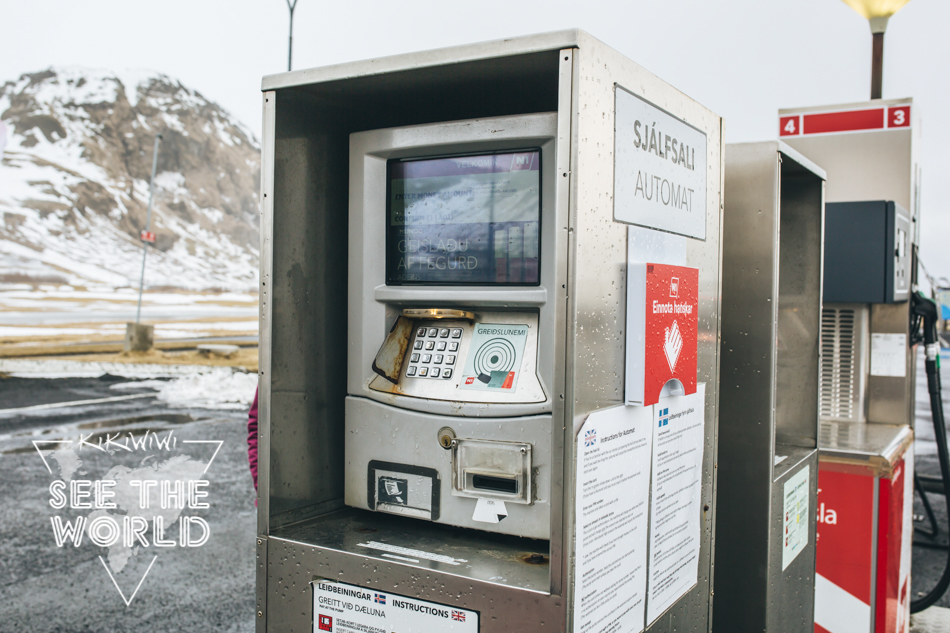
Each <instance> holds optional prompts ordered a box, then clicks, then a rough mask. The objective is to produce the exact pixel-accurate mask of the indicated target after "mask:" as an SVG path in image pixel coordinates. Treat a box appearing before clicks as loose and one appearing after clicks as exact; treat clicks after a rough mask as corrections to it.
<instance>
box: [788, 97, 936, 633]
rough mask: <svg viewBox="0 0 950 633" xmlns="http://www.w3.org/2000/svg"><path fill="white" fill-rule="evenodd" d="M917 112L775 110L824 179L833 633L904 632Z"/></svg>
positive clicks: (826, 503) (823, 444) (827, 618)
mask: <svg viewBox="0 0 950 633" xmlns="http://www.w3.org/2000/svg"><path fill="white" fill-rule="evenodd" d="M917 114H918V112H917V107H916V105H915V104H914V103H913V101H912V100H911V99H887V100H884V99H875V100H872V101H869V102H862V103H851V104H840V105H831V106H816V107H810V108H796V109H788V110H782V111H780V112H779V135H780V138H781V139H782V140H783V141H784V142H786V143H788V144H789V145H790V146H792V147H794V148H795V149H796V150H798V151H799V152H801V153H802V154H804V155H805V156H807V157H808V158H809V159H811V160H813V161H815V162H816V163H817V164H819V165H821V167H822V168H824V169H825V170H826V172H827V176H828V180H827V185H826V200H827V203H826V206H825V235H824V256H825V261H824V274H823V290H822V294H823V297H822V299H823V303H822V322H821V374H820V387H821V391H820V400H819V402H820V422H819V437H818V449H819V451H818V452H819V475H818V499H817V503H818V508H817V552H816V574H815V627H816V630H822V629H823V630H826V631H829V632H830V633H843V632H845V631H850V630H858V629H860V630H871V631H884V630H893V631H898V632H902V631H906V630H907V627H908V626H909V619H910V618H909V613H910V603H911V595H910V594H911V590H910V586H911V585H910V576H911V542H912V534H913V523H912V514H913V513H912V510H913V481H914V452H913V442H914V431H913V425H914V410H915V393H914V392H915V379H916V376H915V373H916V367H917V364H916V357H915V353H914V352H915V348H914V347H913V345H912V336H913V332H912V331H911V316H912V301H911V298H912V291H913V269H914V255H913V253H914V249H915V248H916V244H917V243H918V238H919V221H918V220H919V216H920V210H919V195H918V192H919V182H920V170H919V168H918V166H917V163H916V151H917V140H916V139H917V138H918V135H919V131H920V126H919V123H918V118H917ZM819 627H820V628H819Z"/></svg>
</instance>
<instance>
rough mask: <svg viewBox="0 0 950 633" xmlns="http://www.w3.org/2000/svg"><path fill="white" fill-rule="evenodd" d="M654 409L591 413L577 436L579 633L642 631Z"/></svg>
mask: <svg viewBox="0 0 950 633" xmlns="http://www.w3.org/2000/svg"><path fill="white" fill-rule="evenodd" d="M652 422H653V409H652V408H650V407H628V406H621V407H614V408H612V409H606V410H604V411H597V412H595V413H592V414H591V415H590V417H588V418H587V421H586V422H585V423H584V426H583V427H582V428H581V431H580V435H579V436H578V438H577V453H578V455H577V490H576V493H575V499H576V504H577V505H576V509H575V512H576V517H577V535H576V538H577V540H576V544H575V546H576V561H577V569H576V576H575V577H576V581H575V582H576V585H575V590H574V631H575V633H602V632H608V631H609V632H611V633H613V632H617V633H620V632H623V633H639V631H642V630H643V614H644V607H645V602H646V600H645V599H646V579H647V570H646V562H647V561H646V546H647V524H648V520H647V510H648V506H649V495H650V458H651V450H650V442H651V439H652V436H653V430H652Z"/></svg>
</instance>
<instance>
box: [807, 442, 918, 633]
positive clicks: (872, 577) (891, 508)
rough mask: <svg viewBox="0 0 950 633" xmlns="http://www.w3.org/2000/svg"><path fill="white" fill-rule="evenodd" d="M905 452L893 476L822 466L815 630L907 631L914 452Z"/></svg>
mask: <svg viewBox="0 0 950 633" xmlns="http://www.w3.org/2000/svg"><path fill="white" fill-rule="evenodd" d="M905 457H906V459H903V460H899V461H898V462H897V463H896V464H895V466H894V470H893V473H892V474H891V477H890V478H886V477H880V478H877V477H875V475H874V473H872V472H870V471H865V470H863V469H853V468H849V467H842V466H840V465H837V464H834V463H827V462H821V463H820V464H819V470H818V508H817V510H818V534H817V538H816V540H817V545H816V552H815V558H816V560H815V573H816V576H815V631H816V633H851V632H852V631H853V632H856V633H857V632H860V633H864V632H866V631H873V632H874V633H906V631H907V625H908V614H909V611H908V609H909V606H910V602H909V600H910V573H909V572H910V558H909V557H910V534H911V533H912V531H913V525H912V523H911V517H912V509H911V506H910V503H911V502H912V498H913V489H912V488H911V485H912V480H913V474H912V469H913V456H912V453H908V454H907V455H906V456H905ZM875 488H877V503H875V499H874V497H875V494H874V491H875ZM875 511H876V514H875ZM875 524H876V525H877V534H876V537H877V540H876V541H875V529H874V528H875ZM875 552H876V554H877V560H876V564H875V560H874V554H875ZM872 595H873V596H874V604H875V608H874V610H873V611H872V609H871V601H872V600H871V596H872Z"/></svg>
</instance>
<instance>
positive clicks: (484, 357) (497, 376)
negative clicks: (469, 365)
mask: <svg viewBox="0 0 950 633" xmlns="http://www.w3.org/2000/svg"><path fill="white" fill-rule="evenodd" d="M517 355H518V354H517V352H515V346H514V345H512V344H511V341H508V340H506V339H503V338H494V339H492V340H490V341H488V342H487V343H485V344H484V345H482V346H481V347H479V348H478V349H477V350H475V362H474V365H475V371H476V372H477V373H478V379H479V380H481V381H482V382H483V383H485V384H486V385H488V386H489V387H501V388H503V389H511V384H510V381H511V380H512V379H514V372H513V371H511V370H512V369H513V368H514V366H515V358H516V357H517ZM509 374H510V377H509ZM505 382H508V383H509V384H508V386H507V387H505V386H504V383H505Z"/></svg>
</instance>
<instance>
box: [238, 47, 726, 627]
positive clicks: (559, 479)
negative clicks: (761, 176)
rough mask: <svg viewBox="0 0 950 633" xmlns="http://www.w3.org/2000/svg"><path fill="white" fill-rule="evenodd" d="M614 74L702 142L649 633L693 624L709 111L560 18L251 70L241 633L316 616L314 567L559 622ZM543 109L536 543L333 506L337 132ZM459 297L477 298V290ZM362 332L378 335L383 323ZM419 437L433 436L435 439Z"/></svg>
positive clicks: (711, 281) (612, 387) (707, 282)
mask: <svg viewBox="0 0 950 633" xmlns="http://www.w3.org/2000/svg"><path fill="white" fill-rule="evenodd" d="M616 86H622V87H624V88H626V89H627V90H630V91H633V92H634V93H635V94H636V95H638V96H640V97H641V98H642V99H645V100H648V101H649V102H650V103H652V104H654V105H655V106H656V107H658V108H662V109H663V110H665V111H666V112H669V113H671V115H673V116H675V117H677V118H679V119H681V120H683V121H686V122H688V124H689V125H691V126H693V127H694V128H696V129H698V130H700V131H701V132H702V133H703V134H705V136H706V139H707V151H706V166H707V167H706V182H707V185H706V192H707V193H706V198H705V200H702V201H701V206H699V207H698V208H699V210H700V213H704V214H705V215H704V217H705V235H706V239H705V240H697V239H687V240H685V242H686V245H685V250H686V253H685V257H686V263H687V265H689V266H691V267H694V268H697V269H699V271H700V272H699V297H700V299H699V315H698V316H699V344H698V380H699V381H700V382H704V383H705V384H706V391H705V394H706V396H705V405H704V418H705V427H704V428H705V444H704V449H703V450H704V452H703V462H702V480H701V483H702V486H701V490H702V495H701V496H702V500H701V505H702V507H703V513H702V514H703V518H702V521H701V547H700V551H699V558H698V582H697V584H696V585H694V586H693V587H692V589H690V590H689V591H687V592H686V593H685V594H684V595H683V596H682V597H681V598H680V599H679V600H678V601H677V602H675V603H674V604H673V606H672V607H670V608H669V609H668V610H667V611H666V612H665V613H663V614H662V615H660V616H659V617H658V619H656V620H655V621H654V622H653V623H652V624H651V626H650V627H649V629H648V630H650V631H658V632H659V631H663V632H668V631H682V632H686V631H708V630H709V626H710V613H711V609H712V597H711V595H712V572H713V569H712V563H713V558H712V555H713V549H714V539H713V534H714V529H715V527H714V526H715V520H714V518H715V512H714V508H715V475H714V473H715V470H714V462H715V455H716V428H717V421H718V411H717V405H718V398H719V395H718V382H719V380H718V378H719V343H718V340H719V306H720V285H721V270H720V236H721V232H722V226H721V212H720V209H721V194H722V178H723V173H722V168H723V165H722V150H723V141H722V120H721V118H720V117H718V116H717V115H715V114H713V113H712V112H710V111H709V110H708V109H706V108H704V107H703V106H701V105H699V104H698V103H696V102H695V101H693V100H692V99H690V98H688V97H686V96H685V95H683V94H682V93H681V92H679V91H677V90H676V89H674V88H672V87H671V86H669V85H668V84H666V83H664V82H663V81H661V80H660V79H658V78H657V77H655V76H654V75H652V74H650V73H649V72H647V71H646V70H644V69H643V68H641V67H640V66H638V65H637V64H635V63H633V62H632V61H630V60H628V59H626V58H625V57H623V56H622V55H621V54H619V53H617V52H616V51H614V50H612V49H610V48H609V47H607V46H605V45H604V44H602V43H600V42H599V41H597V40H596V39H594V38H592V37H590V36H589V35H587V34H585V33H583V32H581V31H576V30H571V31H563V32H558V33H551V34H545V35H537V36H529V37H522V38H515V39H508V40H503V41H497V42H489V43H483V44H475V45H469V46H461V47H455V48H449V49H442V50H435V51H429V52H423V53H416V54H407V55H400V56H396V57H390V58H384V59H376V60H369V61H363V62H355V63H350V64H343V65H339V66H331V67H326V68H317V69H309V70H300V71H295V72H290V73H285V74H280V75H274V76H269V77H265V78H264V81H263V91H264V95H263V98H264V104H263V105H264V140H263V149H262V153H263V168H262V187H261V190H262V191H261V195H262V213H263V215H262V222H261V236H262V237H261V266H262V274H261V323H260V331H261V360H260V392H259V393H260V399H259V403H260V464H259V467H260V479H259V486H260V488H259V490H260V493H259V494H260V496H259V504H258V539H257V561H258V563H257V630H258V631H260V632H263V631H282V632H283V631H311V630H314V628H315V627H316V625H317V623H316V622H314V621H313V619H314V618H315V615H314V613H313V607H312V605H313V590H312V588H311V582H312V581H313V580H314V579H317V578H327V579H333V580H336V581H339V582H343V583H349V584H353V585H358V586H360V587H364V588H367V589H369V590H374V589H375V590H381V591H386V592H392V593H393V594H398V595H402V596H409V597H412V598H417V599H420V600H427V601H431V602H436V603H440V604H442V605H447V606H454V607H458V608H464V609H469V610H473V611H477V612H479V614H480V619H479V621H480V631H482V632H484V633H495V632H501V631H511V630H518V631H526V632H532V631H569V630H574V627H575V624H574V622H573V620H572V617H573V614H572V608H571V605H572V604H573V595H572V590H573V586H574V573H575V566H574V565H575V562H574V558H573V555H572V553H573V551H574V542H573V539H574V534H575V523H574V505H575V504H574V497H575V464H576V451H577V439H576V434H577V431H578V430H579V429H580V428H581V425H582V424H583V423H584V421H585V420H586V418H587V416H588V415H589V414H590V413H592V412H594V411H597V410H600V409H604V408H608V407H615V406H620V405H622V404H623V402H624V358H625V356H624V338H625V332H624V324H625V307H626V304H625V292H626V279H625V275H626V270H627V228H628V225H626V224H623V223H620V222H616V221H614V215H613V214H614V209H613V195H612V194H613V188H614V157H613V149H614V141H615V138H614V137H615V133H614V107H615V90H616V89H617V88H616ZM541 113H553V114H554V116H555V117H556V136H555V141H556V148H555V150H554V161H553V165H551V168H552V169H553V173H554V175H555V177H556V185H555V198H554V200H553V204H552V205H551V210H550V213H549V215H548V216H546V217H545V218H544V221H545V222H547V223H549V225H550V226H552V227H553V228H554V233H553V244H554V248H553V252H550V253H543V254H542V257H543V258H544V259H543V261H542V264H541V266H542V267H553V273H554V274H553V279H554V283H553V284H550V287H549V288H547V289H546V293H545V296H544V297H540V298H536V300H538V301H543V302H544V303H545V304H547V305H550V306H553V308H554V309H553V310H552V314H553V315H554V318H553V328H554V330H553V349H550V350H544V352H543V353H539V361H538V362H542V361H543V360H544V359H545V358H547V357H550V361H547V362H550V363H551V366H550V367H548V368H543V369H539V375H540V374H542V373H544V372H547V371H549V372H550V375H551V376H552V382H551V384H547V385H546V387H547V389H548V390H549V392H550V394H549V396H550V397H549V401H550V405H549V412H548V414H549V415H550V416H551V422H550V430H551V433H550V449H549V451H550V454H549V455H546V456H544V457H545V459H546V460H549V461H548V463H550V464H551V472H550V490H551V495H550V530H549V533H550V540H541V539H526V538H519V537H513V536H509V535H499V534H490V533H488V532H483V531H479V530H472V529H463V528H459V527H453V526H447V525H441V524H437V523H434V522H426V521H423V520H421V519H411V518H403V517H394V516H392V515H387V514H380V513H376V512H371V511H369V510H362V509H358V508H352V507H347V506H346V505H345V504H344V488H345V476H346V475H345V473H346V468H345V463H344V461H345V460H344V444H345V441H346V440H345V425H344V419H345V412H344V408H345V401H346V399H347V396H348V386H347V369H348V366H349V363H350V362H352V359H351V358H350V350H349V349H348V344H347V341H348V333H349V330H350V328H352V327H355V325H354V324H353V322H352V319H351V315H349V314H348V308H347V306H348V293H349V291H350V289H349V288H348V284H349V283H352V277H351V276H350V274H351V272H352V271H350V270H348V266H349V264H348V261H349V254H348V252H347V251H348V239H347V236H348V206H349V200H348V197H349V186H350V174H349V173H348V172H349V156H348V152H349V140H350V135H351V134H353V133H355V132H362V131H367V130H379V129H383V128H394V127H400V126H415V125H424V124H431V123H439V122H448V121H465V120H471V119H485V118H488V117H511V116H516V115H526V114H541ZM381 221H382V219H381ZM380 265H382V258H380ZM488 290H489V292H488V293H487V295H488V296H487V297H486V298H485V299H484V300H485V301H486V302H487V304H488V305H493V306H495V307H496V308H498V309H504V308H505V306H506V301H507V300H506V298H505V296H502V295H500V294H498V293H497V292H496V293H495V294H494V295H493V294H492V292H491V291H490V289H488ZM465 291H466V292H467V293H469V295H468V299H469V300H477V297H476V296H475V295H476V294H477V292H478V289H477V288H467V289H466V290H465ZM535 292H536V291H535ZM514 296H515V297H516V296H517V295H516V294H515V295H514ZM473 297H474V298H473ZM382 299H383V300H384V301H386V300H388V299H386V297H382ZM377 334H378V337H379V341H380V342H381V341H382V340H383V337H384V336H385V334H386V333H385V332H384V331H379V332H378V333H377ZM446 417H447V419H451V418H450V417H449V416H446ZM478 419H480V418H469V423H470V422H472V421H477V420H478ZM490 420H491V418H490V417H487V418H485V422H486V423H489V422H490ZM496 426H497V424H496ZM421 441H426V442H430V441H431V442H432V444H433V448H434V450H441V449H440V448H439V447H438V446H437V443H436V438H435V437H432V438H428V437H426V438H420V442H421ZM407 522H411V523H407ZM387 539H390V540H393V539H395V540H399V539H402V540H401V541H400V542H401V543H402V544H404V545H407V546H411V545H413V544H414V545H415V546H416V547H417V549H419V550H429V551H435V552H448V551H451V552H452V553H453V555H454V556H456V557H457V558H460V559H466V560H467V564H466V565H447V564H444V563H441V562H439V561H437V560H427V559H425V560H420V561H419V562H411V561H406V560H398V559H394V558H387V557H383V556H380V555H379V554H378V553H375V552H374V551H373V550H370V549H366V548H365V547H360V546H359V544H360V543H363V542H365V541H368V540H375V541H380V540H382V541H386V540H387ZM538 562H540V563H541V564H532V563H538ZM578 626H579V623H578Z"/></svg>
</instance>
